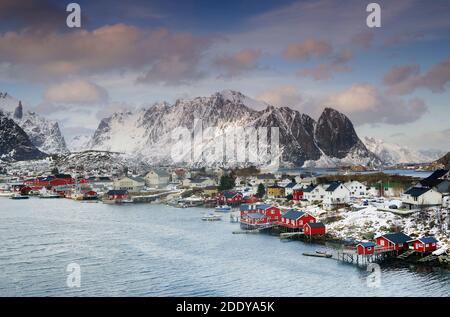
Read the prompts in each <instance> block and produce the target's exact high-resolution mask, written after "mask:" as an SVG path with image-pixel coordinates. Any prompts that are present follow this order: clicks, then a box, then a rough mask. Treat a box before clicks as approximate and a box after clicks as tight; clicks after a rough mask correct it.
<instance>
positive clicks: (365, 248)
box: [356, 242, 376, 255]
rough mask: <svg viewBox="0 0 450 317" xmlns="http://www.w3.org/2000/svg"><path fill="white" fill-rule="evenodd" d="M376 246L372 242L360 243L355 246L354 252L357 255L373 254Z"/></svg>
mask: <svg viewBox="0 0 450 317" xmlns="http://www.w3.org/2000/svg"><path fill="white" fill-rule="evenodd" d="M375 247H376V244H375V243H373V242H360V243H358V244H357V245H356V252H357V253H358V254H359V255H368V254H374V253H375Z"/></svg>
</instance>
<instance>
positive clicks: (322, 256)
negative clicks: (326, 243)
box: [303, 251, 333, 258]
mask: <svg viewBox="0 0 450 317" xmlns="http://www.w3.org/2000/svg"><path fill="white" fill-rule="evenodd" d="M303 255H304V256H315V257H318V258H331V257H332V256H333V255H331V254H328V253H324V252H321V253H318V251H316V253H309V252H303Z"/></svg>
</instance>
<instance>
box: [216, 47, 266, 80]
mask: <svg viewBox="0 0 450 317" xmlns="http://www.w3.org/2000/svg"><path fill="white" fill-rule="evenodd" d="M260 58H261V51H260V50H256V49H251V48H247V49H243V50H240V51H239V52H237V53H235V54H232V55H224V56H220V57H218V58H216V60H215V61H214V63H215V65H217V66H218V67H220V68H222V69H224V70H225V73H224V74H222V76H224V77H234V76H237V75H240V74H242V73H243V72H245V71H249V70H253V69H256V68H257V67H258V60H259V59H260Z"/></svg>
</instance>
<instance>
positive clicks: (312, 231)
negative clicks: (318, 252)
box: [303, 222, 326, 237]
mask: <svg viewBox="0 0 450 317" xmlns="http://www.w3.org/2000/svg"><path fill="white" fill-rule="evenodd" d="M303 232H304V233H305V235H307V236H310V237H311V236H317V235H324V234H325V233H326V228H325V225H324V224H323V223H321V222H308V223H305V225H304V226H303Z"/></svg>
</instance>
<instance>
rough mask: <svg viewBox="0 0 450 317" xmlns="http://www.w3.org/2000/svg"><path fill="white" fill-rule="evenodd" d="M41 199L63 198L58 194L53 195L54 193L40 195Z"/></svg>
mask: <svg viewBox="0 0 450 317" xmlns="http://www.w3.org/2000/svg"><path fill="white" fill-rule="evenodd" d="M39 198H43V199H55V198H61V196H60V195H58V194H52V193H44V194H40V195H39Z"/></svg>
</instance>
